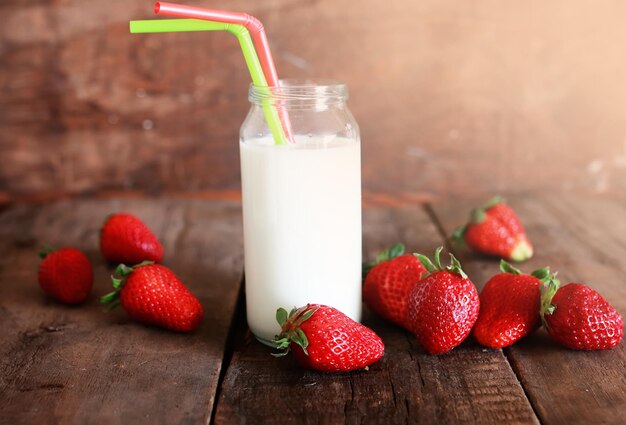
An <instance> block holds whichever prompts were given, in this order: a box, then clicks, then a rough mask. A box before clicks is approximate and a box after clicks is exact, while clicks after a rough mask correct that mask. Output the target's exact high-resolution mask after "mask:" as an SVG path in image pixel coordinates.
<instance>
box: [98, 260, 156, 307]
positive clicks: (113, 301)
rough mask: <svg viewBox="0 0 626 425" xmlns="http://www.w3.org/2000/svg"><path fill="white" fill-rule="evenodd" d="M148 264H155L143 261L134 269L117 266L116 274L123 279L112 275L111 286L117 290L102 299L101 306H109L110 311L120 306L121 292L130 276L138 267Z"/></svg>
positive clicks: (121, 265)
mask: <svg viewBox="0 0 626 425" xmlns="http://www.w3.org/2000/svg"><path fill="white" fill-rule="evenodd" d="M148 264H154V261H143V262H141V263H139V264H137V265H135V266H133V267H128V266H127V265H126V264H120V265H119V266H117V267H116V268H115V274H116V275H118V276H121V279H120V278H117V277H115V276H114V275H111V284H112V285H113V288H114V289H115V290H114V291H113V292H109V293H108V294H106V295H104V296H102V297H100V304H108V305H107V310H108V311H111V310H113V309H114V308H115V307H117V306H118V305H120V291H121V290H122V287H123V286H124V283H125V282H126V278H127V277H128V275H130V274H131V273H132V272H133V271H134V270H135V269H136V268H137V267H141V266H147V265H148Z"/></svg>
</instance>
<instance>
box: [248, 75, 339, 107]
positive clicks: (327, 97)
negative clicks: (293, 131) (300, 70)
mask: <svg viewBox="0 0 626 425" xmlns="http://www.w3.org/2000/svg"><path fill="white" fill-rule="evenodd" d="M347 99H348V88H347V87H346V85H345V84H343V83H340V82H337V81H333V80H280V86H278V87H261V86H255V85H253V84H251V85H250V90H249V91H248V100H250V103H252V104H253V105H257V106H262V105H267V104H280V106H281V107H283V108H286V109H326V108H329V107H332V106H341V105H344V104H345V102H346V100H347Z"/></svg>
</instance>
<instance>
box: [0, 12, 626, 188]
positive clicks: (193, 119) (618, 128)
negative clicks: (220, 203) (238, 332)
mask: <svg viewBox="0 0 626 425" xmlns="http://www.w3.org/2000/svg"><path fill="white" fill-rule="evenodd" d="M151 3H152V1H146V0H109V1H106V2H103V1H92V2H90V4H89V7H85V1H80V0H63V1H52V0H20V1H17V0H14V1H7V0H4V1H0V13H1V14H2V16H3V25H1V26H0V58H1V61H2V66H0V111H1V113H0V158H2V159H3V163H2V167H0V192H4V196H3V195H2V194H1V193H0V198H1V197H6V198H9V199H16V198H18V199H19V198H21V197H23V196H30V195H41V194H42V193H45V194H50V193H59V194H62V195H67V194H75V193H85V192H86V193H93V192H96V191H100V190H108V189H118V190H123V189H126V188H130V187H132V188H135V189H137V190H140V191H142V192H146V193H152V194H154V193H156V192H158V193H162V192H163V191H173V192H176V191H196V190H198V189H200V188H203V189H213V190H219V189H224V188H226V189H237V187H238V185H239V172H238V152H237V141H238V129H239V126H240V125H241V123H242V122H243V120H244V118H245V115H246V112H247V110H248V108H249V103H248V101H247V98H246V91H247V87H248V84H249V83H250V77H249V75H248V72H247V70H246V66H245V63H244V61H243V59H242V55H241V50H240V49H239V46H238V45H237V41H236V40H235V38H234V37H232V36H231V35H230V34H224V33H211V34H208V33H193V34H153V35H147V34H146V35H130V34H129V33H128V20H129V19H154V18H155V16H154V14H153V13H152V10H151ZM190 3H193V4H197V5H208V4H210V5H211V6H212V7H216V8H232V9H235V10H245V11H246V12H248V13H251V14H253V15H255V16H258V17H259V18H260V19H261V20H262V21H263V22H264V24H265V28H266V31H267V35H268V38H269V41H270V45H271V47H272V51H273V56H274V59H275V61H276V67H277V69H278V72H279V75H280V76H281V77H282V78H312V77H322V78H335V79H339V80H343V81H346V82H347V83H348V86H349V89H350V96H351V98H350V101H349V104H350V108H351V110H352V112H353V113H354V115H355V117H356V118H357V120H358V122H359V124H360V127H361V130H362V140H363V163H364V165H365V166H364V167H363V182H364V187H365V188H366V189H367V190H369V191H373V192H379V193H380V192H383V193H385V192H396V191H398V192H412V193H419V194H422V195H424V194H426V195H435V196H437V195H438V196H444V197H445V196H459V195H461V196H464V195H466V194H468V193H474V194H476V193H479V194H480V193H484V192H490V191H493V190H502V189H503V188H506V187H509V188H516V190H519V191H532V190H543V189H549V190H551V191H570V190H579V191H599V192H603V191H608V192H610V191H622V192H624V191H625V190H626V167H625V166H624V164H626V152H625V151H624V135H625V134H626V108H624V107H623V105H624V104H625V103H626V85H624V84H622V80H623V76H624V75H626V57H625V55H624V54H623V50H624V46H623V40H624V39H626V25H623V16H624V15H625V14H626V4H625V3H624V2H623V1H621V0H610V1H607V2H605V3H602V4H601V5H599V4H598V3H597V2H590V1H582V0H577V1H564V0H560V1H552V2H538V1H536V0H535V1H533V2H515V3H511V2H494V1H493V0H474V1H471V2H459V1H454V0H421V1H414V2H408V1H405V0H386V1H378V0H361V1H360V2H359V7H358V8H355V7H354V1H353V0H334V1H316V2H315V1H301V0H269V1H263V2H260V1H258V2H253V1H236V2H233V1H225V0H214V1H211V2H208V1H204V2H203V1H194V2H190ZM372 22H376V25H372ZM416 23H419V24H416ZM581 23H582V24H581ZM590 34H592V35H593V36H590ZM407 52H411V54H407ZM413 52H415V53H413ZM475 52H482V54H476V53H475ZM590 140H593V143H589V141H590ZM571 146H575V148H568V147H571ZM564 151H566V154H563V152H564ZM511 158H515V160H514V161H512V160H510V159H511ZM542 158H559V160H558V161H551V164H550V167H537V166H536V164H537V163H538V162H539V161H540V159H542ZM528 170H532V172H528Z"/></svg>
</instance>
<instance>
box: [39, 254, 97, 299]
mask: <svg viewBox="0 0 626 425" xmlns="http://www.w3.org/2000/svg"><path fill="white" fill-rule="evenodd" d="M39 256H40V257H41V258H43V261H42V262H41V264H39V285H40V286H41V289H43V291H44V292H45V293H46V294H48V295H49V296H51V297H52V298H54V299H55V300H57V301H61V302H62V303H65V304H78V303H81V302H83V301H85V299H86V298H87V295H89V292H90V291H91V288H92V286H93V268H92V267H91V263H90V262H89V259H88V258H87V257H86V256H85V254H83V253H82V252H81V251H79V250H77V249H76V248H63V249H59V250H58V251H54V250H52V249H50V248H44V251H43V252H41V253H40V254H39Z"/></svg>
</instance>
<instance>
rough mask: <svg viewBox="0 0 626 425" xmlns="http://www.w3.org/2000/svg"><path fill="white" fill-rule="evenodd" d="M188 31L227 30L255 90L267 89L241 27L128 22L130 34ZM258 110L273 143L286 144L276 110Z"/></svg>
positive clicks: (175, 21)
mask: <svg viewBox="0 0 626 425" xmlns="http://www.w3.org/2000/svg"><path fill="white" fill-rule="evenodd" d="M190 31H228V32H230V33H231V34H233V35H234V36H235V37H237V40H239V45H240V46H241V51H242V52H243V57H244V59H245V61H246V65H247V66H248V71H249V72H250V76H251V77H252V83H253V84H254V85H255V86H257V87H267V88H268V93H269V87H268V85H267V81H266V80H265V74H263V68H262V67H261V62H259V57H258V56H257V54H256V50H255V49H254V44H253V43H252V38H251V37H250V32H248V30H247V29H246V27H244V26H243V25H238V24H229V23H225V22H212V21H204V20H200V19H158V20H148V21H130V32H131V33H133V34H138V33H153V32H190ZM261 108H263V112H264V113H265V119H266V120H267V125H268V126H269V128H270V131H271V132H272V136H274V140H275V141H276V143H277V144H279V145H285V144H287V137H286V136H285V133H284V131H283V126H282V124H281V121H280V117H279V116H278V111H277V110H276V108H274V107H273V106H272V105H271V104H270V103H269V102H268V101H263V102H262V105H261Z"/></svg>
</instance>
